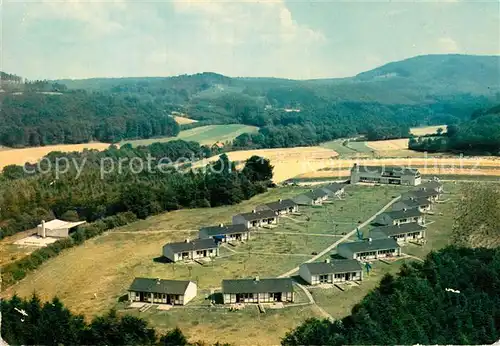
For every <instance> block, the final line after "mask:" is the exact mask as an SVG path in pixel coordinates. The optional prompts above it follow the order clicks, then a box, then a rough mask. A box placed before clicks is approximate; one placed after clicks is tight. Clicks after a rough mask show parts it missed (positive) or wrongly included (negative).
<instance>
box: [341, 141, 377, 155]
mask: <svg viewBox="0 0 500 346" xmlns="http://www.w3.org/2000/svg"><path fill="white" fill-rule="evenodd" d="M347 146H348V147H349V148H350V149H352V150H354V151H356V152H358V153H365V154H369V153H374V152H375V149H373V148H370V147H369V146H367V145H366V142H353V141H351V142H348V143H347Z"/></svg>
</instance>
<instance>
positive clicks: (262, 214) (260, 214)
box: [238, 210, 276, 221]
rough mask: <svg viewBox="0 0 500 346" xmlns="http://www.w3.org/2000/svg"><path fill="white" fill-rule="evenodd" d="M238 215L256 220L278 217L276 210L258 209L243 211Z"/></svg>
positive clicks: (248, 219)
mask: <svg viewBox="0 0 500 346" xmlns="http://www.w3.org/2000/svg"><path fill="white" fill-rule="evenodd" d="M238 215H240V216H242V217H243V218H244V219H245V220H247V221H255V220H262V219H270V218H273V217H276V212H275V211H273V210H256V211H255V213H254V212H252V213H242V214H238Z"/></svg>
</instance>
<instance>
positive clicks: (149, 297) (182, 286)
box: [128, 278, 197, 305]
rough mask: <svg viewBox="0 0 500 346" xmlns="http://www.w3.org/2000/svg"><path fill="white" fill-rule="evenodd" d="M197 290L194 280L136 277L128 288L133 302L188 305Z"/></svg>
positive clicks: (129, 296)
mask: <svg viewBox="0 0 500 346" xmlns="http://www.w3.org/2000/svg"><path fill="white" fill-rule="evenodd" d="M196 292H197V287H196V284H195V283H194V282H193V281H179V280H163V279H149V278H135V279H134V281H133V282H132V285H130V287H129V289H128V300H129V301H130V302H131V303H132V302H145V303H151V304H154V303H158V304H171V305H186V304H187V303H189V301H191V300H192V299H193V298H194V297H196Z"/></svg>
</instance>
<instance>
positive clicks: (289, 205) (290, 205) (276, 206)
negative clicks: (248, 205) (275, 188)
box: [255, 199, 299, 215]
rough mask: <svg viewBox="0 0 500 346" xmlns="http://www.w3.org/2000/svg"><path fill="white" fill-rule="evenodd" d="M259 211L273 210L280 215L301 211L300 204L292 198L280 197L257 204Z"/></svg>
mask: <svg viewBox="0 0 500 346" xmlns="http://www.w3.org/2000/svg"><path fill="white" fill-rule="evenodd" d="M255 209H256V210H257V211H261V210H272V211H274V212H276V213H277V214H278V215H283V214H290V213H296V212H298V211H299V206H298V204H297V203H295V202H294V201H293V200H291V199H279V200H278V201H277V202H272V203H266V204H262V205H259V206H257V208H255Z"/></svg>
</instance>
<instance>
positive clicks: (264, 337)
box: [132, 305, 320, 346]
mask: <svg viewBox="0 0 500 346" xmlns="http://www.w3.org/2000/svg"><path fill="white" fill-rule="evenodd" d="M132 314H134V315H136V316H137V315H139V316H140V317H142V318H144V319H146V320H147V321H149V322H150V323H151V324H152V325H154V326H155V327H156V328H157V329H159V330H161V331H165V330H169V329H171V328H174V327H176V326H177V327H179V328H180V329H181V330H182V331H183V332H184V333H185V334H186V335H187V336H188V337H189V338H190V340H192V341H196V340H203V341H205V342H207V343H215V342H216V341H220V342H229V343H232V344H234V345H252V346H253V345H266V346H267V345H278V344H279V343H280V340H281V338H282V337H283V336H284V335H285V333H286V332H288V331H290V330H292V329H293V328H295V327H297V326H298V325H299V324H300V323H302V322H303V321H304V320H306V319H307V318H311V317H319V316H320V315H319V314H318V313H317V311H316V309H315V308H314V307H313V306H311V305H305V306H299V307H289V308H285V309H281V310H271V309H267V310H266V313H264V314H262V313H260V312H259V311H258V309H257V306H252V305H250V306H247V307H245V308H244V309H243V310H241V311H238V312H230V311H229V310H228V309H224V308H215V307H212V308H210V307H206V308H184V309H183V308H174V309H171V310H169V311H165V312H159V311H154V310H150V311H147V312H145V313H139V312H138V311H137V310H135V311H134V312H132Z"/></svg>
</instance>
